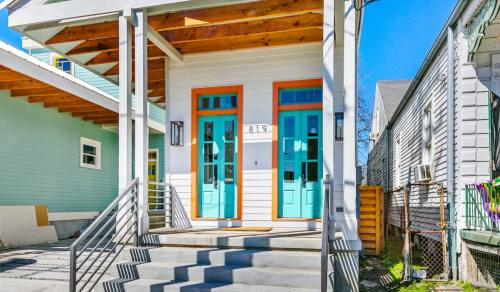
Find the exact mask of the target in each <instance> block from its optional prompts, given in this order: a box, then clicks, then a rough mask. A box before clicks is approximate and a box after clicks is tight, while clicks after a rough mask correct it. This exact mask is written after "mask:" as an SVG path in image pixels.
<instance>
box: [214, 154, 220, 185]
mask: <svg viewBox="0 0 500 292" xmlns="http://www.w3.org/2000/svg"><path fill="white" fill-rule="evenodd" d="M216 155H217V154H216ZM218 181H219V180H218V179H217V165H214V190H216V189H217V182H218Z"/></svg>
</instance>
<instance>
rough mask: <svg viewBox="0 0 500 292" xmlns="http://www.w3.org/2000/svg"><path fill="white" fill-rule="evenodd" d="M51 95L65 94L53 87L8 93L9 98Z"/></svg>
mask: <svg viewBox="0 0 500 292" xmlns="http://www.w3.org/2000/svg"><path fill="white" fill-rule="evenodd" d="M52 94H59V95H60V94H67V93H66V92H64V91H62V90H60V89H58V88H55V87H42V88H30V89H14V90H11V91H10V96H11V97H25V96H37V95H52Z"/></svg>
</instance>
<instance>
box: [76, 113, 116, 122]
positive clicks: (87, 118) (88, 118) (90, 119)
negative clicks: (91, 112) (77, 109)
mask: <svg viewBox="0 0 500 292" xmlns="http://www.w3.org/2000/svg"><path fill="white" fill-rule="evenodd" d="M114 119H118V114H114V115H106V116H90V117H83V120H84V121H99V120H107V121H109V120H114Z"/></svg>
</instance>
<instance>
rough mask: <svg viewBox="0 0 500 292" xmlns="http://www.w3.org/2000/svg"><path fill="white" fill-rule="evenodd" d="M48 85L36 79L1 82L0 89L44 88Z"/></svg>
mask: <svg viewBox="0 0 500 292" xmlns="http://www.w3.org/2000/svg"><path fill="white" fill-rule="evenodd" d="M47 86H48V84H46V83H43V82H40V81H38V80H36V79H28V80H18V81H3V82H0V90H13V89H28V88H43V87H47Z"/></svg>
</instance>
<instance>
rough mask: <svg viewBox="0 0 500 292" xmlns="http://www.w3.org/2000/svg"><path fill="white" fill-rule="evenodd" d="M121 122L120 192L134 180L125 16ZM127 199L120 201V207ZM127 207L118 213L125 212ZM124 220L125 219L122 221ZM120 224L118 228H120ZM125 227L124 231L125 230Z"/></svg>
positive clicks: (121, 38) (128, 26)
mask: <svg viewBox="0 0 500 292" xmlns="http://www.w3.org/2000/svg"><path fill="white" fill-rule="evenodd" d="M118 23H119V43H120V45H119V62H120V72H119V73H120V75H119V76H120V77H119V78H120V79H119V82H120V87H119V90H120V91H119V97H120V99H119V100H120V102H119V123H118V130H119V134H118V192H119V193H121V192H123V191H124V190H125V189H126V188H127V186H128V185H129V184H130V182H131V180H132V92H131V79H132V26H131V24H130V23H129V22H128V21H127V19H126V18H125V16H124V15H123V13H122V14H120V16H119V20H118ZM124 204H126V200H123V201H122V202H120V207H121V206H123V205H124ZM126 208H127V207H124V209H123V210H122V211H121V212H120V214H118V215H117V216H118V218H120V217H122V216H123V215H124V214H125V211H126ZM122 222H123V221H122ZM120 227H121V225H120V226H118V228H120ZM125 230H126V228H125V229H123V231H125Z"/></svg>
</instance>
